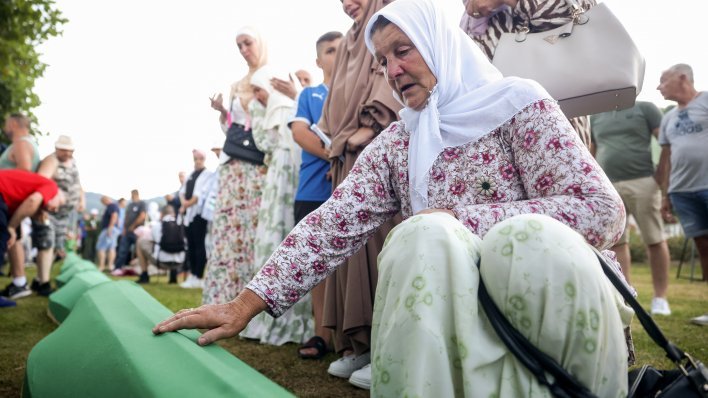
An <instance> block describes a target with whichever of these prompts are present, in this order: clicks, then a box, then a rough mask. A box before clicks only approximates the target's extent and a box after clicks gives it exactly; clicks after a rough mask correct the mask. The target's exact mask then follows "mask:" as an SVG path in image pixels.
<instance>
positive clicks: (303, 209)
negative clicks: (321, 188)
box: [294, 200, 324, 225]
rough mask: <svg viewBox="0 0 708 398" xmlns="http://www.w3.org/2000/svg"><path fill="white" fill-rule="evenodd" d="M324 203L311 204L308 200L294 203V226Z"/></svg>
mask: <svg viewBox="0 0 708 398" xmlns="http://www.w3.org/2000/svg"><path fill="white" fill-rule="evenodd" d="M323 203H324V202H312V201H308V200H296V201H295V206H294V210H295V213H294V214H295V225H297V224H298V223H299V222H300V221H301V220H302V219H303V218H305V217H306V216H307V215H308V214H310V213H312V212H313V211H315V210H317V208H318V207H320V206H322V204H323Z"/></svg>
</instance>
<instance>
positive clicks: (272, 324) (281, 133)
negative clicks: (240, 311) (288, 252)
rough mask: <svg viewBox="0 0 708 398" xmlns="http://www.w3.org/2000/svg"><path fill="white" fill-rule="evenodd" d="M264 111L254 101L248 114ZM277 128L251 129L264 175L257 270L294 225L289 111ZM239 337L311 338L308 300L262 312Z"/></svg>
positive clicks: (295, 155) (294, 162)
mask: <svg viewBox="0 0 708 398" xmlns="http://www.w3.org/2000/svg"><path fill="white" fill-rule="evenodd" d="M264 111H265V110H264V108H263V106H262V105H260V104H259V103H258V102H257V101H253V102H252V105H251V114H252V115H253V114H254V113H255V114H262V113H263V112H264ZM279 112H281V115H280V119H281V120H283V123H281V124H280V125H279V126H276V127H275V128H271V129H266V128H263V126H262V125H261V124H257V125H254V126H253V140H254V141H255V142H256V146H258V149H260V150H261V151H263V152H264V153H265V154H266V159H265V161H266V164H267V165H268V173H267V174H266V177H265V183H264V185H263V196H262V198H261V207H260V210H259V211H258V228H257V230H256V240H255V264H256V266H257V267H258V269H260V267H261V266H262V265H263V264H265V262H266V261H268V258H270V255H271V254H272V253H273V251H274V250H275V249H276V248H277V247H278V246H279V245H280V243H281V242H282V241H283V239H285V237H286V236H287V235H288V233H290V230H291V229H292V228H293V227H294V226H295V214H294V203H295V192H296V190H297V182H298V174H299V168H300V159H301V152H300V151H301V150H300V147H299V146H298V145H297V144H296V143H295V141H294V140H293V137H292V132H291V131H290V128H288V126H287V120H288V118H289V117H290V116H291V115H292V108H289V107H282V108H281V109H280V111H279ZM240 335H241V337H245V338H250V339H256V340H260V341H261V343H264V344H272V345H281V344H285V343H288V342H295V343H304V342H305V341H307V339H309V338H310V337H311V336H312V335H314V320H313V317H312V300H311V297H310V295H309V294H307V295H305V296H304V297H303V298H302V299H301V300H300V301H299V302H298V303H297V304H295V305H293V306H292V307H291V308H290V309H289V310H288V311H287V312H285V313H284V314H283V315H281V316H280V317H279V318H277V319H276V318H273V317H272V316H270V315H268V314H266V313H265V312H263V313H261V314H259V315H258V316H256V317H255V318H253V320H251V322H250V323H249V324H248V326H247V327H246V329H244V330H243V331H242V332H241V334H240Z"/></svg>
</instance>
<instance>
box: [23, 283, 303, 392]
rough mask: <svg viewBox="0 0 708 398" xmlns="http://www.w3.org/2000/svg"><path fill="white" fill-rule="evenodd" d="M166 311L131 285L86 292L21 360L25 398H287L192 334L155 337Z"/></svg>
mask: <svg viewBox="0 0 708 398" xmlns="http://www.w3.org/2000/svg"><path fill="white" fill-rule="evenodd" d="M171 314H172V313H171V312H170V311H169V310H168V309H167V308H165V307H164V306H163V305H162V304H160V303H159V302H158V301H157V300H155V299H154V298H153V297H152V296H150V295H149V294H148V293H147V292H145V291H144V290H143V289H142V288H140V287H139V286H138V285H136V284H135V283H133V282H128V281H119V282H109V283H103V284H101V285H98V286H96V287H94V288H93V289H90V290H89V291H88V292H86V293H85V294H84V295H83V297H82V298H81V299H80V300H79V302H78V303H77V304H76V306H75V307H74V309H73V311H71V313H70V314H69V316H68V317H67V318H66V320H65V321H64V323H62V324H61V325H60V326H59V327H58V328H57V329H56V330H55V331H54V332H53V333H51V334H50V335H48V336H47V337H45V338H44V339H42V340H41V341H40V342H39V343H37V345H36V346H35V347H34V348H33V349H32V351H31V352H30V355H29V357H28V359H27V368H26V374H25V377H26V379H25V384H24V389H23V396H24V397H34V398H42V397H57V398H61V397H67V398H68V397H71V398H73V397H106V398H111V397H116V398H118V397H120V398H123V397H169V398H174V397H292V395H291V394H290V393H289V392H287V391H286V390H285V389H283V388H282V387H280V386H279V385H277V384H275V383H274V382H272V381H270V380H269V379H268V378H266V377H265V376H263V375H262V374H260V373H258V372H257V371H256V370H254V369H253V368H251V367H249V366H248V365H246V364H245V363H243V362H242V361H240V360H239V359H237V358H236V357H234V356H233V355H231V354H230V353H229V352H227V351H226V350H224V349H223V348H221V347H220V346H218V345H210V346H208V347H200V346H198V345H197V343H196V340H197V338H198V337H199V336H200V333H199V332H197V331H181V332H179V333H167V334H164V335H160V336H154V335H153V334H152V332H151V329H152V327H153V326H154V325H155V324H156V323H158V322H159V321H161V320H163V319H165V318H167V317H169V316H170V315H171Z"/></svg>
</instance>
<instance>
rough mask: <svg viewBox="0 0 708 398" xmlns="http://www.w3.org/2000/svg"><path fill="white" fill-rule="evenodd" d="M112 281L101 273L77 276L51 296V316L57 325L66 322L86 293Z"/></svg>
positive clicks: (84, 273) (83, 273) (79, 274)
mask: <svg viewBox="0 0 708 398" xmlns="http://www.w3.org/2000/svg"><path fill="white" fill-rule="evenodd" d="M110 281H111V278H109V277H107V276H106V275H104V274H103V273H101V272H80V273H77V274H75V275H74V277H73V278H71V280H69V282H68V283H67V284H65V285H64V286H62V288H61V289H59V290H57V291H56V292H54V293H52V294H51V295H49V315H50V316H51V317H52V319H54V320H55V321H56V322H57V323H62V322H64V319H66V317H67V316H69V313H70V312H71V310H72V309H73V308H74V306H75V305H76V303H77V302H78V301H79V299H80V298H81V296H83V295H84V293H86V292H87V291H88V290H89V289H91V288H92V287H94V286H97V285H100V284H102V283H106V282H110Z"/></svg>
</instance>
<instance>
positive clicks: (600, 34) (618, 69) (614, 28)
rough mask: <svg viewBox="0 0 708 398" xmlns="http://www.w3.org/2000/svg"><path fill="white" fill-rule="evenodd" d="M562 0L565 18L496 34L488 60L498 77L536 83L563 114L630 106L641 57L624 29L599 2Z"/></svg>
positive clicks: (636, 91) (635, 92)
mask: <svg viewBox="0 0 708 398" xmlns="http://www.w3.org/2000/svg"><path fill="white" fill-rule="evenodd" d="M566 1H567V2H568V5H569V6H570V9H571V10H573V15H572V17H573V19H572V21H571V22H569V23H568V24H566V25H563V26H560V27H558V28H556V29H553V30H548V31H545V32H539V33H529V29H528V28H527V27H524V28H522V29H521V30H520V31H519V32H515V33H504V34H502V37H501V39H500V40H499V44H498V45H497V48H496V50H495V52H494V58H493V60H492V63H493V64H494V66H496V67H497V68H498V69H499V71H501V73H502V74H503V75H504V76H519V77H524V78H528V79H533V80H536V81H537V82H539V83H540V84H541V85H542V86H543V87H545V89H546V90H547V91H548V92H549V93H550V94H551V96H553V98H554V99H556V100H557V101H558V103H559V105H560V107H561V109H562V110H563V113H565V115H566V116H567V117H568V118H572V117H576V116H585V115H591V114H595V113H600V112H606V111H610V110H619V109H626V108H630V107H632V106H634V101H635V100H636V97H637V95H638V94H639V92H640V91H641V90H642V82H643V80H644V68H645V61H644V58H643V57H642V55H641V54H640V53H639V50H638V49H637V46H636V45H635V44H634V42H633V41H632V38H631V37H630V35H629V33H627V31H626V30H625V29H624V27H623V26H622V24H621V23H620V21H619V20H618V19H617V18H616V17H615V16H614V14H612V12H611V11H610V9H609V8H607V6H606V5H605V4H604V3H600V4H598V5H596V6H594V7H592V8H591V9H590V10H588V11H584V10H583V8H582V7H580V6H579V5H578V4H577V2H576V1H575V0H566Z"/></svg>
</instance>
